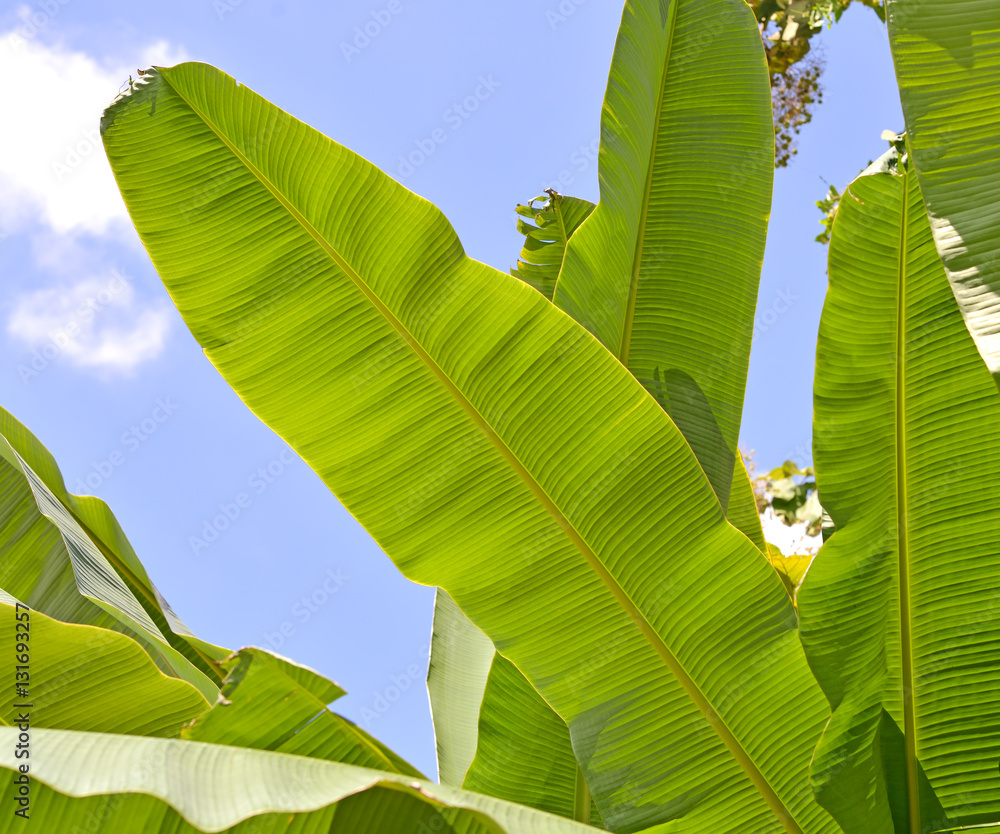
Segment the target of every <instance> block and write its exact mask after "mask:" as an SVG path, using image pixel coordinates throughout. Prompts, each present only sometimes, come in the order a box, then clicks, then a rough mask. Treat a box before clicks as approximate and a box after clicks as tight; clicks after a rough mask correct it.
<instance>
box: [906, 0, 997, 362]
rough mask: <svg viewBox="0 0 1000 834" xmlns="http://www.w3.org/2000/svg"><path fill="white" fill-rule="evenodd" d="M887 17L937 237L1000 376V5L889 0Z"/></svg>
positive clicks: (992, 0)
mask: <svg viewBox="0 0 1000 834" xmlns="http://www.w3.org/2000/svg"><path fill="white" fill-rule="evenodd" d="M888 18H889V42H890V44H891V45H892V56H893V59H894V61H895V64H896V78H897V80H898V82H899V95H900V99H901V101H902V105H903V115H904V116H905V118H906V131H907V136H908V139H909V147H910V153H911V154H912V157H913V164H914V168H915V169H916V173H917V179H918V180H919V181H920V188H921V191H922V192H923V196H924V202H925V204H926V207H927V213H928V215H929V216H930V220H931V231H932V233H933V235H934V240H935V242H936V243H937V248H938V253H939V254H940V255H941V259H942V260H943V261H944V266H945V270H946V271H947V274H948V278H949V280H950V281H951V287H952V290H953V291H954V293H955V297H956V298H957V299H958V303H959V306H960V307H961V309H962V313H963V315H964V316H965V323H966V324H967V325H968V327H969V330H970V332H971V333H972V336H973V338H974V339H975V341H976V345H977V346H978V348H979V352H980V353H981V354H982V356H983V358H984V359H985V360H986V364H987V366H988V367H989V369H990V371H991V372H992V373H993V376H994V378H995V379H998V380H1000V376H998V375H1000V6H998V4H997V2H996V0H889V2H888Z"/></svg>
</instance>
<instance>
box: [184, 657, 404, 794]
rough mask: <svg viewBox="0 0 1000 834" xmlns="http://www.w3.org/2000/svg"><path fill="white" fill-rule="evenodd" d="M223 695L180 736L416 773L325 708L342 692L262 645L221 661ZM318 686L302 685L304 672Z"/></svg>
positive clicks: (353, 726)
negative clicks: (223, 675) (223, 673)
mask: <svg viewBox="0 0 1000 834" xmlns="http://www.w3.org/2000/svg"><path fill="white" fill-rule="evenodd" d="M223 668H224V669H225V670H226V673H227V674H226V678H225V680H224V681H223V684H222V696H223V697H222V699H220V701H219V702H218V703H217V704H216V705H215V706H214V707H213V708H212V709H211V710H210V711H208V712H206V713H205V714H204V715H201V716H199V717H197V718H196V719H194V720H193V721H191V722H190V723H189V724H188V726H187V727H185V728H184V731H183V732H182V733H181V734H180V737H181V738H183V739H189V740H192V741H210V742H212V743H214V744H229V745H235V746H237V747H253V748H256V749H259V750H274V751H278V752H282V753H294V754H296V755H299V756H309V757H311V758H314V759H326V760H327V761H331V762H345V763H347V764H353V765H359V766H361V767H370V768H375V769H376V770H387V771H393V772H397V773H403V774H407V775H410V776H417V777H421V776H422V774H421V773H420V772H419V771H417V770H415V769H414V768H413V766H412V765H410V764H408V763H407V762H405V761H404V760H403V759H401V758H400V757H399V756H397V755H396V754H395V753H393V752H392V751H391V750H389V749H388V748H386V747H385V746H384V745H383V744H381V742H379V741H377V740H376V739H374V738H372V737H371V736H370V735H369V734H368V733H366V732H365V731H364V730H362V729H361V728H360V727H358V726H357V725H355V724H354V723H352V722H351V721H348V720H347V719H346V718H344V717H343V716H341V715H337V714H336V713H334V712H331V711H330V710H328V709H327V708H326V705H327V704H328V703H329V702H330V701H332V700H333V699H334V698H338V697H340V696H341V695H343V694H344V691H343V690H342V689H340V687H336V686H335V685H334V687H331V686H330V681H328V680H326V678H323V677H321V676H319V675H317V674H316V673H315V672H313V671H312V670H311V669H307V668H305V667H301V666H299V667H297V666H296V665H295V664H292V663H291V662H290V661H287V660H285V659H283V658H279V657H275V656H274V655H272V654H270V653H269V652H266V651H264V650H263V649H254V648H249V649H242V650H240V651H239V652H236V653H235V654H234V655H232V656H231V657H230V658H228V659H227V660H226V661H225V663H224V664H223ZM306 675H308V677H309V682H315V683H318V684H319V686H318V687H317V686H304V685H302V684H303V682H305V681H304V678H305V676H306Z"/></svg>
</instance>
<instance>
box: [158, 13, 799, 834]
mask: <svg viewBox="0 0 1000 834" xmlns="http://www.w3.org/2000/svg"><path fill="white" fill-rule="evenodd" d="M678 2H679V0H674V2H673V3H672V6H671V8H672V13H673V14H674V15H676V5H677V3H678ZM673 19H674V18H673V17H672V18H671V30H672V28H673V27H672V24H673ZM664 72H666V69H664ZM159 74H160V77H161V78H163V80H164V82H165V83H168V84H169V80H168V79H167V77H166V76H165V75H164V70H162V69H161V70H159ZM171 89H172V90H173V91H174V93H175V94H176V95H177V96H178V97H179V98H180V99H181V100H182V101H183V102H184V103H185V104H186V105H187V106H188V107H189V108H190V109H191V111H192V112H193V113H194V114H195V115H196V116H197V117H198V118H199V119H200V120H201V121H202V123H203V124H204V125H205V126H206V127H207V128H208V129H209V130H211V131H212V132H213V133H214V134H215V136H216V137H217V138H218V139H219V141H220V142H222V143H223V144H224V145H225V146H226V147H227V148H228V149H229V151H230V152H231V153H232V154H233V155H234V156H235V157H236V158H237V159H238V160H239V161H240V162H241V163H242V164H243V165H244V166H245V167H246V168H247V170H248V171H249V172H250V173H252V174H253V175H254V176H255V177H256V178H257V180H258V181H259V182H260V183H261V184H262V185H263V186H264V187H265V188H266V189H267V190H268V191H269V192H270V193H271V194H272V195H273V196H274V198H275V200H277V202H278V203H279V204H280V205H281V206H282V207H283V208H284V209H285V210H286V211H287V212H288V213H289V214H290V215H291V216H292V217H293V218H294V219H295V221H296V222H297V223H298V224H299V225H301V227H302V228H303V230H305V231H306V233H307V234H308V235H309V236H310V237H312V238H313V240H315V241H316V243H317V245H319V247H320V248H321V249H322V250H323V251H324V252H326V253H327V254H328V255H329V256H330V258H331V259H332V260H333V262H334V263H335V264H336V265H337V266H338V267H339V268H340V269H341V270H342V271H343V272H344V274H345V275H347V277H348V278H350V279H351V281H352V282H353V283H354V284H355V285H356V286H357V287H358V289H359V290H360V291H361V292H362V293H363V294H364V296H365V297H366V298H367V299H368V300H369V302H370V303H371V304H372V306H373V307H374V308H375V309H376V310H377V311H378V312H379V313H380V314H381V315H382V316H383V317H384V318H385V319H386V321H387V322H388V323H389V324H390V325H391V326H392V327H393V329H395V330H396V332H397V333H398V334H399V335H400V337H401V338H402V339H403V340H404V341H405V342H406V343H407V344H408V345H409V346H410V348H411V349H412V350H413V351H414V353H415V354H416V355H417V357H418V358H419V359H420V360H421V361H422V362H423V363H424V364H425V365H426V366H427V368H428V369H429V370H430V371H431V372H432V373H433V374H434V375H435V376H436V377H437V378H438V379H439V381H440V382H441V384H442V385H443V386H444V387H445V389H446V390H447V391H448V392H449V393H450V394H451V395H452V396H453V397H454V398H455V400H456V401H457V402H458V403H459V405H461V406H462V408H463V409H464V410H465V411H466V413H467V414H468V415H469V416H470V418H471V419H472V420H473V422H474V423H475V424H476V425H477V426H478V427H479V428H480V430H481V431H482V432H483V433H484V434H485V435H486V437H487V439H489V440H490V442H491V443H492V444H493V445H494V446H495V447H496V448H497V450H498V451H499V452H500V453H501V455H502V456H503V457H504V458H505V459H506V460H507V462H508V463H509V464H510V466H511V468H512V469H513V470H514V472H515V473H516V474H517V475H518V477H520V478H521V480H522V481H524V483H525V485H526V486H527V487H528V488H529V489H530V490H531V491H532V492H533V493H534V494H535V496H536V497H537V498H538V500H539V503H540V504H541V505H542V506H543V507H544V508H545V510H546V511H547V512H548V513H549V514H550V515H551V516H552V518H553V519H554V520H555V521H556V523H557V524H558V525H559V526H560V527H561V528H562V529H563V532H565V533H566V536H567V538H569V540H570V541H571V542H573V544H574V546H575V547H576V548H577V549H578V550H579V551H580V553H581V555H583V557H584V558H585V559H586V561H587V563H588V564H589V565H590V566H591V569H592V570H593V571H594V572H595V573H596V574H597V576H598V577H599V578H600V579H601V581H602V582H603V583H604V585H605V586H606V587H607V588H608V590H609V591H610V592H611V594H612V595H613V596H614V597H615V599H616V600H617V601H618V603H619V604H620V605H621V606H622V608H623V609H624V610H625V612H626V613H627V614H628V615H629V617H630V618H631V619H632V620H633V622H634V623H635V624H636V626H637V627H638V628H639V630H640V632H641V633H642V634H643V636H644V637H645V638H646V640H647V641H648V642H649V643H650V645H651V646H652V647H653V649H654V650H655V651H656V653H657V654H658V655H659V656H660V658H661V659H662V660H663V662H664V664H665V665H666V666H667V668H668V669H669V670H670V672H671V673H672V674H673V675H674V677H675V678H677V680H678V682H679V683H680V684H681V686H682V687H683V688H684V690H685V692H686V693H687V695H688V697H690V698H691V700H692V702H693V703H694V704H695V706H697V707H698V709H699V710H700V712H701V713H702V715H704V717H705V719H706V720H707V721H708V722H709V724H711V726H712V728H713V729H714V730H715V731H716V733H717V734H718V735H719V737H720V739H721V740H722V742H723V743H724V744H725V745H726V748H727V749H728V750H729V752H730V754H731V755H732V756H733V758H735V759H736V761H737V762H738V763H739V765H740V766H741V767H742V768H743V770H744V772H745V773H746V775H747V777H748V778H749V779H750V781H751V782H752V783H753V785H754V786H755V787H756V788H757V790H758V792H759V793H760V794H761V796H762V798H763V799H764V801H765V802H766V803H767V804H768V806H769V807H770V808H771V810H772V812H773V813H774V814H775V816H776V817H777V818H778V820H779V821H780V822H781V824H782V825H783V826H784V827H785V829H786V830H787V831H788V832H789V834H805V832H804V831H803V829H802V828H801V827H800V826H799V825H798V823H797V822H796V821H795V819H794V818H793V817H792V814H791V812H790V811H789V810H788V808H787V807H786V806H785V804H784V802H783V801H782V800H781V799H780V797H779V796H778V795H777V793H776V791H775V789H774V788H773V787H772V786H771V784H770V782H769V781H768V780H767V778H766V777H765V776H764V774H763V773H762V772H761V771H760V769H759V768H758V767H757V764H756V763H755V762H754V761H753V759H752V758H751V757H750V754H749V753H748V752H747V751H746V750H745V749H744V748H743V745H742V744H741V743H740V741H739V740H738V739H737V738H736V736H735V734H734V733H733V731H732V730H731V729H730V728H729V727H728V725H727V724H726V723H725V721H723V719H722V717H721V716H720V715H719V714H718V713H717V712H716V711H715V709H714V707H713V706H712V705H711V703H710V702H709V700H708V698H707V697H706V696H705V694H704V693H703V692H702V691H701V688H700V687H699V686H698V684H697V683H696V682H695V681H694V680H693V679H692V678H691V676H690V675H689V674H688V672H687V670H686V669H685V668H684V667H683V666H682V665H681V663H680V661H679V660H678V659H677V657H676V656H675V655H674V653H673V652H672V651H671V649H670V647H669V646H667V644H666V643H665V642H664V641H663V639H662V638H661V637H660V635H659V634H658V633H657V632H656V631H655V630H654V629H653V627H652V625H651V624H650V623H649V621H648V620H647V619H646V617H645V615H644V614H643V613H642V612H641V611H640V610H639V609H638V607H637V606H636V605H635V603H634V602H633V601H632V599H631V598H630V597H629V595H628V593H627V592H626V591H625V589H624V588H623V587H622V586H621V585H620V584H619V583H618V581H617V580H616V579H615V578H614V576H612V575H611V573H610V572H609V571H608V569H607V567H605V565H604V563H603V562H602V561H601V560H600V558H599V557H598V556H597V553H596V552H595V551H594V550H593V549H592V548H591V547H590V545H589V544H588V543H587V541H586V540H585V539H584V538H583V536H582V535H581V534H580V533H579V532H578V531H577V530H576V528H575V527H574V526H573V524H572V522H570V520H569V519H568V518H567V517H566V516H565V515H564V514H563V512H562V510H561V509H560V508H559V507H558V505H557V504H556V503H555V501H553V500H552V498H551V497H550V496H549V495H548V493H547V492H546V491H545V489H544V488H543V487H542V485H541V484H540V483H538V481H537V480H535V478H534V476H533V475H532V474H531V473H530V472H529V471H528V469H527V468H526V467H525V466H524V464H523V463H521V461H520V459H519V458H518V457H517V456H516V455H515V454H514V452H513V450H512V449H510V447H509V446H507V444H506V443H505V441H504V440H503V439H502V438H501V437H500V436H499V435H498V434H497V433H496V432H495V431H494V430H493V427H492V426H491V425H490V424H489V423H488V422H487V420H486V419H485V418H484V417H483V416H482V414H480V413H479V411H478V409H477V408H476V407H475V406H474V405H473V404H472V403H471V402H470V401H469V400H468V399H467V398H466V396H465V394H464V393H463V392H462V391H461V390H460V389H459V388H458V387H457V386H456V385H455V383H454V382H453V381H452V379H451V378H450V377H449V376H448V375H447V374H446V373H445V371H444V369H442V368H441V367H440V366H439V365H438V364H437V362H436V361H435V360H434V359H433V357H431V356H430V354H428V353H427V352H426V351H425V350H424V348H423V346H422V345H421V344H420V343H419V342H418V341H417V340H416V339H415V338H414V337H413V335H412V334H411V333H409V331H408V330H407V329H406V327H405V326H404V325H403V323H402V322H401V321H400V320H399V319H398V318H397V317H396V315H395V314H394V313H393V312H392V311H391V310H389V308H388V307H386V306H385V305H384V303H383V302H382V300H381V299H380V298H379V297H378V296H377V295H376V294H375V292H374V291H373V290H372V289H371V288H370V287H369V286H368V285H367V283H365V281H364V279H362V277H361V276H360V275H359V274H358V273H357V272H356V271H355V270H354V268H353V267H352V266H351V265H350V264H349V263H348V262H347V261H346V260H345V259H344V258H343V256H341V254H340V253H339V252H337V251H336V250H335V249H334V248H333V246H331V245H330V243H329V242H328V241H327V240H326V239H325V238H324V237H323V236H322V235H321V234H320V233H319V230H318V229H316V228H315V227H314V226H313V225H312V224H311V223H310V222H309V221H308V220H307V219H306V218H305V216H304V215H302V213H301V212H300V211H299V210H298V209H297V208H296V207H295V206H294V205H292V204H291V202H290V201H289V200H288V199H287V198H286V197H285V195H284V194H282V193H281V192H280V191H279V190H278V188H277V187H276V186H275V185H274V184H273V183H272V182H271V181H270V180H269V179H268V178H267V177H266V176H265V175H264V174H263V172H262V171H260V170H259V169H258V168H257V167H256V166H255V165H254V164H253V163H252V162H250V160H249V159H248V158H247V157H246V156H245V155H244V154H243V153H242V151H240V150H239V148H237V147H236V146H235V145H234V144H233V143H232V142H231V141H230V140H229V138H228V137H227V136H225V135H224V134H223V133H222V132H221V131H220V130H219V129H218V128H217V127H216V126H215V124H214V123H213V122H212V121H211V120H210V119H209V118H208V117H207V116H206V115H205V114H204V113H203V112H202V111H201V110H200V109H199V108H198V107H197V106H195V105H194V104H193V103H192V102H191V101H190V100H189V99H188V98H187V97H186V96H185V95H184V94H183V93H182V92H181V91H180V90H179V89H178V88H177V87H176V86H173V85H171ZM661 98H662V96H661ZM641 404H642V400H639V401H637V402H636V405H635V406H633V409H635V408H638V407H640V406H641ZM623 417H624V415H623Z"/></svg>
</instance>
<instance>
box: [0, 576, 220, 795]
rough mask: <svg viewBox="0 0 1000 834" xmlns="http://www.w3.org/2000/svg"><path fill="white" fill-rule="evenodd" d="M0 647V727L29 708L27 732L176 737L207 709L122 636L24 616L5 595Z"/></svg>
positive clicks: (0, 596) (35, 614)
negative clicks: (0, 689)
mask: <svg viewBox="0 0 1000 834" xmlns="http://www.w3.org/2000/svg"><path fill="white" fill-rule="evenodd" d="M15 612H16V614H17V618H15ZM18 624H20V625H18ZM19 641H20V642H22V643H23V644H25V645H26V646H27V649H28V651H27V652H25V653H26V654H27V655H28V658H27V659H28V663H26V664H20V661H19V660H18V655H19V654H21V652H19V651H15V646H17V644H18V642H19ZM0 642H2V644H3V646H4V647H5V649H6V651H4V652H3V653H2V655H0V674H2V676H3V680H4V681H5V683H6V686H5V689H7V692H5V693H4V699H3V701H2V702H0V724H6V725H8V726H10V725H13V724H15V723H16V722H17V721H18V718H19V716H21V715H23V709H27V710H28V713H29V715H30V723H31V727H32V728H35V727H48V728H54V729H64V730H93V731H95V732H102V733H128V734H132V735H143V736H175V735H177V733H178V732H179V731H180V728H181V725H182V724H184V723H185V722H187V721H190V720H191V719H192V718H194V717H195V716H197V715H200V714H201V713H203V712H205V711H206V710H207V709H208V708H209V703H208V701H206V700H205V698H204V697H202V695H201V693H200V692H199V691H198V690H197V689H195V688H194V687H193V686H191V685H190V684H189V683H186V682H185V681H182V680H178V679H177V678H174V677H169V676H167V675H165V674H163V672H161V671H160V670H159V669H157V668H156V666H155V665H154V664H153V661H152V660H151V659H150V657H149V655H148V654H146V652H144V651H143V649H142V648H141V647H140V646H139V644H138V643H136V642H135V641H134V640H132V639H131V638H129V637H126V636H125V635H124V634H119V633H117V632H115V631H109V630H108V629H106V628H97V627H95V626H85V625H75V624H72V625H71V624H67V623H62V622H59V620H53V619H51V618H50V617H46V616H45V615H44V614H42V613H41V612H40V611H30V610H29V611H27V612H26V610H25V608H24V607H23V606H22V605H21V604H20V603H19V601H18V600H15V599H14V598H12V597H10V596H9V595H8V594H6V593H4V592H3V591H0ZM19 665H21V666H22V669H20V670H19V669H18V668H17V667H18V666H19ZM24 667H27V669H26V671H25V669H24ZM15 685H16V687H17V688H16V687H15ZM8 696H10V697H8ZM22 705H27V706H26V707H23V706H22ZM6 805H7V803H5V806H6ZM7 810H8V809H7V807H5V809H4V811H5V814H6V813H7Z"/></svg>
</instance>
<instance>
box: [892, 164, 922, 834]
mask: <svg viewBox="0 0 1000 834" xmlns="http://www.w3.org/2000/svg"><path fill="white" fill-rule="evenodd" d="M899 165H900V166H902V165H903V161H902V160H900V161H899ZM902 180H903V188H902V201H901V206H900V231H899V268H898V275H897V293H896V297H897V302H896V303H897V308H896V402H895V410H896V414H895V418H896V521H897V524H898V525H899V539H898V542H897V552H898V557H899V563H898V568H899V643H900V656H901V661H902V663H901V665H902V671H901V674H902V678H903V680H902V683H903V735H904V750H905V755H906V802H907V810H908V816H909V829H910V834H921V831H922V828H921V822H920V793H919V790H920V788H919V785H920V783H919V779H918V771H917V737H916V716H915V715H914V711H913V635H912V632H911V628H910V626H911V623H910V619H911V616H912V610H911V609H912V603H911V599H910V554H909V530H908V528H907V525H908V524H909V518H908V513H907V507H908V503H909V497H908V494H907V488H906V477H907V470H906V279H907V269H906V267H907V249H908V229H907V224H908V222H909V205H910V174H909V172H904V174H903V177H902Z"/></svg>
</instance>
